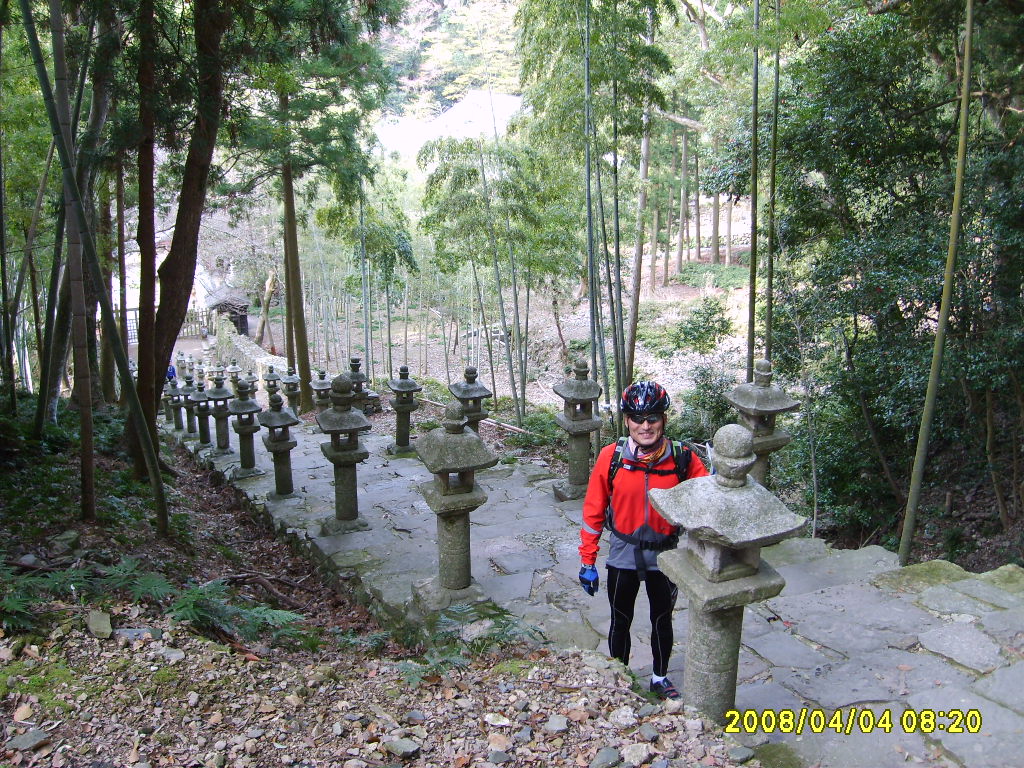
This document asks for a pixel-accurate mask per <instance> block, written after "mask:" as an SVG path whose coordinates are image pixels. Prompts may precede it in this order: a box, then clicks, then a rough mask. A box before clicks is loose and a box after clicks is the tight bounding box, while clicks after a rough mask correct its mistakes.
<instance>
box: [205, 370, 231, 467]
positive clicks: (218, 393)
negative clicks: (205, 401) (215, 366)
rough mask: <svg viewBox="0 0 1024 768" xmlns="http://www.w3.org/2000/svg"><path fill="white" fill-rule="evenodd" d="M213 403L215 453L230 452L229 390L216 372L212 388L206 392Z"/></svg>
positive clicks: (222, 378) (220, 374) (222, 376)
mask: <svg viewBox="0 0 1024 768" xmlns="http://www.w3.org/2000/svg"><path fill="white" fill-rule="evenodd" d="M206 396H207V397H208V398H209V400H210V402H212V403H213V421H214V423H215V425H216V429H217V453H231V433H230V432H228V416H230V415H231V413H230V412H229V411H228V401H229V400H231V399H232V397H233V395H232V394H231V390H230V389H228V388H227V387H225V386H224V375H223V373H221V372H218V373H217V374H216V375H215V376H214V378H213V389H211V390H210V391H209V392H207V393H206Z"/></svg>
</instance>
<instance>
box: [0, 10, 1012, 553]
mask: <svg viewBox="0 0 1024 768" xmlns="http://www.w3.org/2000/svg"><path fill="white" fill-rule="evenodd" d="M0 2H2V10H0V32H2V35H3V36H2V38H0V69H2V73H3V77H2V80H0V106H2V108H3V109H2V113H0V114H2V118H0V119H2V126H0V127H2V131H3V133H2V136H0V174H2V176H3V181H4V183H3V184H2V185H0V190H2V193H0V214H2V217H3V224H4V226H3V227H2V228H0V233H2V240H0V249H2V251H3V259H2V261H0V267H2V270H0V283H2V287H3V297H2V300H3V307H4V312H3V313H2V315H3V329H2V330H3V350H4V354H3V366H2V371H0V373H2V378H3V383H4V388H3V396H4V399H5V401H6V402H9V403H11V404H12V406H11V407H12V408H13V403H14V402H15V399H16V393H15V390H16V388H21V389H24V390H31V391H32V392H33V393H34V400H33V402H34V404H35V405H36V408H35V418H36V428H37V430H38V431H41V430H43V429H44V428H45V425H46V424H47V423H49V422H50V421H52V420H53V419H54V417H55V413H56V411H57V409H58V408H61V407H64V406H63V405H62V403H64V402H65V401H64V400H62V399H61V397H62V396H64V395H68V396H69V397H70V399H69V400H68V401H67V402H70V403H72V407H74V408H76V409H77V411H78V412H79V413H80V417H81V420H82V446H83V451H82V453H83V454H84V453H87V452H88V451H87V450H85V448H86V446H87V442H86V441H87V437H86V434H87V433H88V431H89V430H88V419H89V413H90V412H91V409H93V408H100V407H103V404H104V403H111V402H114V401H119V402H120V403H121V404H122V406H123V407H128V406H129V404H130V403H129V401H130V400H131V399H132V398H128V397H127V395H128V394H129V393H127V392H126V390H127V389H133V387H128V386H126V384H125V383H124V382H127V381H128V379H127V378H126V377H127V361H126V360H125V361H119V359H120V358H121V357H122V353H121V352H118V351H117V350H118V348H119V345H118V344H117V343H116V339H120V340H121V341H122V343H123V342H125V341H126V340H127V327H126V325H127V322H126V317H125V315H124V313H123V312H122V313H121V316H120V317H115V315H113V314H111V313H110V311H109V309H110V306H117V307H119V308H122V309H123V308H125V307H126V305H127V304H128V303H129V299H128V297H127V283H128V278H129V275H130V274H133V270H134V269H137V274H138V277H137V281H138V297H139V298H138V334H139V341H138V347H137V348H138V354H137V356H136V358H137V359H136V360H135V362H136V365H137V384H136V385H135V387H134V389H137V395H138V400H139V414H138V420H137V421H135V422H132V424H134V425H135V426H133V427H130V428H129V430H128V433H127V434H126V435H125V441H126V445H127V446H129V447H130V449H131V451H132V454H133V455H134V456H135V458H136V463H137V467H138V471H139V472H140V474H141V473H143V472H144V471H146V469H145V468H146V466H147V455H149V458H148V464H149V466H150V469H149V470H148V471H149V473H150V476H151V477H152V478H153V483H154V489H156V486H157V485H159V474H158V472H157V468H156V458H155V455H151V454H152V451H151V450H150V449H151V448H152V447H154V446H155V443H154V440H153V438H152V436H151V435H152V427H153V425H154V420H155V414H156V406H157V400H158V397H159V387H160V386H161V385H162V381H163V376H164V368H165V366H166V362H167V359H168V358H169V356H170V353H171V350H172V349H173V346H174V343H175V338H176V335H177V332H178V329H179V327H180V326H181V324H182V321H183V319H184V318H185V316H186V312H187V310H188V308H189V306H190V302H191V300H192V292H193V288H194V281H195V276H196V272H197V265H199V266H200V267H201V271H203V272H204V274H206V275H215V276H220V277H222V278H223V279H224V280H227V279H230V280H232V281H234V283H235V284H236V285H237V286H238V287H239V288H240V289H241V290H242V291H243V292H244V293H245V294H246V295H247V296H248V299H249V301H250V302H251V304H252V305H253V306H254V307H255V309H254V310H253V311H254V312H258V313H259V316H260V317H259V324H258V328H257V330H256V333H255V334H254V335H255V336H256V337H257V341H258V343H261V344H262V345H263V346H264V348H266V349H268V350H269V349H271V348H273V349H274V350H275V351H277V352H279V353H281V354H283V355H285V356H286V357H287V359H288V361H289V364H291V365H294V366H295V367H296V369H297V372H298V373H299V375H300V378H301V379H302V381H303V382H304V383H306V384H305V385H304V400H303V407H304V408H309V407H311V405H312V403H311V399H310V396H311V393H310V391H309V390H308V382H309V381H310V379H311V378H312V377H313V375H314V373H315V371H316V370H317V369H319V368H323V369H325V370H341V369H342V368H343V367H344V363H345V361H346V359H347V358H348V357H349V356H350V355H353V354H355V355H361V356H362V357H364V370H366V372H367V373H368V374H369V375H370V377H371V379H377V380H380V379H384V378H390V377H392V376H393V375H394V371H395V369H396V368H397V366H399V365H403V364H404V365H408V366H409V367H410V369H411V370H412V371H413V372H414V374H416V373H418V374H419V375H420V376H421V377H425V378H430V377H436V378H437V379H439V380H441V381H440V383H441V384H444V383H446V382H445V381H443V379H448V380H449V381H450V380H453V379H455V378H457V377H459V376H460V374H461V368H462V367H463V366H465V365H475V366H477V367H478V368H480V370H481V380H482V381H485V382H486V383H487V386H488V387H489V388H490V389H491V390H492V391H494V392H495V393H496V394H497V395H498V396H499V399H500V400H501V402H502V403H503V407H507V415H508V418H509V419H510V420H514V421H515V422H516V424H517V425H518V426H520V427H522V426H524V425H527V426H528V424H529V420H530V418H532V414H533V413H534V407H533V405H531V403H530V402H529V400H530V396H531V393H532V392H536V391H537V388H538V387H539V386H540V383H539V382H541V381H542V380H544V379H545V377H549V378H550V377H551V376H555V375H559V374H560V373H561V370H560V369H561V367H562V366H563V365H565V364H567V363H569V362H570V359H571V358H572V357H586V358H588V359H589V364H590V369H591V372H592V376H593V377H594V378H595V379H596V380H597V381H599V382H600V383H601V385H602V388H603V392H604V394H603V403H604V409H605V413H606V415H607V416H608V418H609V420H610V421H611V420H613V419H614V412H615V407H614V399H615V394H616V393H617V392H619V391H621V390H622V388H623V387H624V386H625V385H626V384H627V383H628V382H630V381H631V380H634V379H636V378H639V377H642V376H653V375H656V374H657V371H656V370H650V369H649V368H650V367H651V366H652V365H653V363H652V362H651V361H652V360H654V361H658V360H675V361H683V363H684V367H685V368H686V369H687V370H688V372H689V373H688V376H689V383H688V385H687V386H686V387H684V388H683V389H682V391H679V392H673V396H674V397H676V396H678V399H677V402H678V403H680V404H681V406H682V408H681V410H682V413H681V416H680V417H679V419H678V420H677V423H676V424H675V425H674V429H676V430H677V431H678V433H679V434H680V436H684V437H690V438H694V439H706V438H708V437H709V436H710V435H711V434H712V433H713V432H714V429H715V428H717V426H720V425H721V424H720V422H721V420H722V419H724V418H726V417H727V415H726V414H725V413H724V412H723V410H722V408H721V406H720V402H721V397H720V396H721V394H722V392H724V391H725V390H727V389H728V388H730V387H731V386H733V385H734V383H735V382H736V381H737V380H742V379H744V378H746V379H747V380H750V378H751V377H752V372H753V364H754V360H755V358H760V357H766V358H768V359H770V360H771V361H772V363H773V366H774V369H775V372H776V376H777V380H780V381H781V382H782V383H784V384H785V385H786V386H787V387H788V388H789V389H790V390H791V391H792V392H793V394H794V395H795V396H798V397H799V398H800V399H801V400H802V402H803V407H802V409H801V413H800V416H799V417H798V418H797V419H796V420H795V423H794V424H793V432H794V434H795V437H796V441H795V442H794V445H793V447H792V449H791V450H789V451H788V452H787V457H786V458H785V459H782V458H780V459H779V462H778V465H777V467H776V468H775V470H773V482H774V483H775V484H776V486H777V487H778V489H779V490H780V491H783V492H786V493H788V494H789V498H791V499H792V500H794V503H799V504H802V505H804V507H805V509H806V511H807V512H808V514H810V515H811V516H812V517H813V518H814V520H815V526H816V528H817V525H818V522H819V520H820V522H821V527H822V529H823V530H824V529H826V528H830V529H831V530H833V531H836V532H838V533H837V535H842V536H845V537H847V538H848V539H849V540H851V541H856V542H857V543H863V542H866V541H871V540H875V541H878V542H880V543H883V544H886V545H888V546H891V547H893V548H895V546H896V544H897V542H898V540H899V538H900V533H901V531H900V528H901V525H902V519H903V518H904V517H906V520H907V524H906V526H905V528H904V531H903V536H904V546H907V542H908V541H909V538H910V537H912V535H913V532H914V520H915V518H919V519H921V518H923V519H924V520H925V525H927V520H928V519H929V518H930V517H933V516H936V515H949V514H951V512H950V511H949V510H951V509H956V508H963V507H965V506H970V505H971V504H974V503H976V500H977V499H980V498H982V497H984V499H985V500H986V501H985V503H986V504H988V503H989V502H988V500H989V499H990V500H991V510H990V515H989V516H990V517H991V528H992V530H1002V531H1009V530H1011V529H1013V528H1014V526H1015V525H1017V524H1018V521H1019V520H1020V518H1021V513H1022V510H1024V432H1022V430H1024V389H1022V383H1021V373H1020V366H1019V362H1018V361H1019V360H1020V359H1021V358H1022V355H1024V314H1022V311H1024V310H1022V306H1024V304H1022V297H1021V294H1022V281H1024V258H1022V253H1021V251H1022V248H1024V216H1022V214H1021V211H1022V210H1024V198H1022V195H1024V184H1022V183H1021V176H1022V173H1024V155H1022V152H1024V150H1022V149H1021V141H1020V138H1021V132H1022V130H1024V119H1022V117H1021V115H1022V108H1021V104H1022V92H1024V77H1022V76H1021V68H1020V62H1021V61H1022V60H1024V42H1022V41H1024V4H1022V3H1021V2H1019V0H988V1H987V2H977V3H975V4H974V5H973V6H972V10H971V13H970V14H968V4H967V2H965V0H938V1H937V2H936V1H934V0H932V1H931V2H926V1H925V0H884V1H883V0H865V2H863V3H852V4H851V3H843V2H839V1H838V0H825V1H824V2H821V1H816V0H785V1H782V0H764V2H762V1H761V0H747V1H745V2H726V1H725V0H679V1H678V2H668V1H666V2H662V1H661V0H636V1H634V0H574V2H571V3H564V2H553V0H520V2H509V1H506V0H474V1H473V2H470V3H465V4H460V5H459V6H458V7H451V8H437V9H433V10H429V11H428V10H425V9H424V8H422V7H420V5H418V4H415V3H413V4H410V5H409V7H408V8H404V7H403V6H402V4H401V3H398V2H394V3H391V2H384V3H380V2H378V3H373V4H366V5H365V6H363V5H357V6H351V5H348V4H344V3H339V2H336V0H290V1H287V2H286V1H285V0H266V1H265V2H263V1H261V2H256V3H249V4H245V5H243V4H239V3H234V2H231V1H230V0H195V2H192V3H178V2H168V1H167V0H139V1H138V2H125V3H97V2H85V1H83V2H74V3H64V4H60V3H57V2H56V0H53V1H52V2H48V3H43V2H37V1H36V0H18V2H17V3H15V4H12V3H11V2H10V0H0ZM403 12H406V13H405V15H404V16H403ZM968 16H970V24H968ZM424 19H427V20H428V21H427V22H424V21H423V20H424ZM417 25H419V26H417ZM33 34H35V35H36V37H37V38H38V42H39V46H40V47H39V50H38V51H37V52H34V51H33V50H32V48H33V45H34V44H33V43H32V42H31V40H32V37H33ZM968 52H970V55H969V53H968ZM33 58H35V59H36V60H37V61H33ZM969 61H970V63H971V64H970V67H968V66H967V64H968V62H969ZM37 64H38V68H37ZM439 73H440V74H439ZM45 81H48V82H49V83H50V84H51V85H47V84H46V82H45ZM47 88H51V89H52V91H53V102H52V104H50V105H48V108H49V112H47V105H44V101H43V99H42V98H41V94H42V93H43V92H44V91H45V90H46V89H47ZM497 91H504V92H507V91H516V95H517V96H520V97H521V98H522V108H521V109H520V110H519V112H518V113H517V114H516V115H515V116H514V117H513V119H512V120H511V121H510V122H509V124H508V125H507V128H506V126H504V125H502V126H501V128H500V129H499V125H498V121H497V119H496V118H494V117H493V113H494V109H495V107H494V98H495V95H496V92H497ZM471 92H476V93H477V94H484V95H485V97H484V99H483V100H482V101H478V102H476V103H477V104H478V107H477V108H478V110H480V111H483V112H487V113H490V114H491V117H492V120H493V122H491V123H490V129H489V130H485V131H483V132H481V133H480V134H479V135H475V136H465V137H462V138H452V137H441V138H433V139H432V140H430V141H426V142H421V146H419V147H418V153H417V154H416V156H415V159H414V160H413V159H411V158H405V159H403V158H401V157H399V156H398V155H397V154H391V153H389V152H387V151H384V150H382V148H381V147H380V145H379V144H378V142H377V140H376V137H375V135H374V129H373V126H374V124H375V122H376V121H378V120H380V119H381V118H382V116H391V117H394V116H402V115H403V114H412V113H415V112H416V111H417V110H418V111H420V112H423V113H438V112H441V111H443V109H445V108H447V107H450V106H452V105H454V104H457V103H458V102H459V101H460V99H462V98H464V97H466V96H467V94H469V93H471ZM51 114H52V118H51ZM51 120H52V124H51ZM485 122H487V121H486V120H485ZM76 189H77V190H78V193H77V194H78V195H79V197H80V200H81V203H82V209H83V210H82V212H81V213H80V212H79V211H78V209H77V207H76V206H77V204H76V202H75V200H76V192H75V190H76ZM954 192H956V194H955V195H954ZM954 198H955V200H954ZM92 243H94V244H95V245H94V246H93V245H92ZM93 250H94V251H95V257H93V256H90V255H89V254H90V253H91V252H92V251H93ZM94 258H95V264H93V259H94ZM136 261H137V264H138V266H137V268H136V267H134V266H132V265H133V264H134V263H135V262H136ZM90 270H91V271H90ZM94 272H95V273H96V274H93V273H94ZM220 277H219V278H218V279H220ZM680 285H683V286H687V287H688V288H690V289H692V291H693V295H694V296H696V298H693V299H687V300H686V301H685V302H682V303H681V307H680V308H679V310H678V311H679V313H681V314H680V315H679V316H678V317H676V316H671V317H669V318H668V319H667V320H666V315H665V308H664V300H665V297H666V296H668V295H670V294H671V292H672V291H673V290H674V289H676V288H677V287H678V286H680ZM133 289H134V286H133ZM698 294H699V295H698ZM739 296H742V298H738V299H737V298H736V297H739ZM104 307H105V308H106V309H105V310H104V311H99V310H100V309H101V308H104ZM108 315H109V317H108ZM584 316H585V319H582V320H581V318H584ZM97 323H100V324H101V325H102V328H99V329H98V328H97ZM115 325H116V327H115ZM548 325H550V326H553V331H554V334H553V336H552V334H550V333H549V330H551V329H549V328H548V327H547V326H548ZM108 326H109V327H108ZM581 328H582V330H581ZM552 339H554V341H552ZM439 352H440V353H441V354H438V353H439ZM118 368H120V369H121V373H120V377H121V382H122V383H120V384H119V383H117V381H116V380H115V370H117V369H118ZM65 379H66V381H65ZM926 403H927V404H928V407H927V408H926V407H925V404H926ZM922 412H925V414H926V415H925V418H924V420H922ZM144 427H145V428H144ZM612 428H613V429H615V427H612ZM617 428H618V429H621V424H620V425H618V426H617ZM140 436H142V437H141V439H140ZM143 448H146V449H147V450H143ZM83 461H86V462H87V459H84V458H83ZM88 473H89V469H88V467H87V466H86V465H85V464H83V467H82V475H83V494H82V498H83V510H82V511H83V515H85V516H87V517H88V516H89V514H90V512H89V506H90V503H89V501H88V500H87V496H88V493H87V489H86V485H87V481H86V479H85V478H86V476H87V475H88ZM937 500H938V501H937ZM919 508H920V512H919ZM1022 547H1024V544H1018V549H1020V550H1021V551H1019V552H1018V551H1016V550H1013V546H1012V545H1011V546H1010V550H1012V551H1008V552H1007V555H1006V556H1007V557H1008V558H1011V559H1012V558H1013V557H1020V558H1024V549H1021V548H1022ZM902 554H903V552H902V551H901V555H902Z"/></svg>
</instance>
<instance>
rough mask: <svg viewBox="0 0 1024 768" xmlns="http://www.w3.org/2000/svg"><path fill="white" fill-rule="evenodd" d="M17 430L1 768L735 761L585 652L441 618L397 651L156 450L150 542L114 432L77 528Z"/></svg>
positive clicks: (5, 516) (58, 442)
mask: <svg viewBox="0 0 1024 768" xmlns="http://www.w3.org/2000/svg"><path fill="white" fill-rule="evenodd" d="M115 421H116V420H115ZM114 426H115V425H114V424H113V423H112V424H111V427H110V431H111V436H110V437H111V438H112V437H113V433H114V431H115V430H114ZM11 429H13V430H15V432H17V430H18V429H19V428H18V427H17V426H16V425H13V426H11ZM17 434H18V435H20V437H17V439H15V440H14V441H13V443H11V445H13V446H14V448H12V449H11V450H8V451H7V452H6V453H4V454H3V455H2V456H0V461H2V462H3V464H4V467H3V470H4V471H3V479H2V480H0V505H2V506H0V532H2V535H3V547H4V566H3V570H2V581H3V584H2V586H3V592H4V595H3V603H2V605H0V610H2V611H3V621H4V625H5V626H4V629H3V630H2V636H0V706H2V708H3V723H4V725H3V729H4V730H3V734H2V741H0V766H8V765H10V766H13V765H40V766H54V767H57V766H70V767H72V768H74V767H77V766H83V767H84V766H89V767H90V768H106V767H107V766H133V767H134V768H147V767H148V768H153V767H154V766H239V767H241V766H278V765H296V766H344V767H345V768H362V767H363V766H380V765H410V766H446V767H447V766H459V767H461V766H489V765H509V766H518V765H522V766H533V765H537V766H551V765H557V766H591V765H593V766H598V765H607V766H610V765H616V764H619V765H637V766H640V765H649V766H671V765H678V766H690V765H695V764H698V765H712V766H728V765H735V764H737V763H738V761H740V760H745V759H747V758H748V754H749V750H746V749H745V748H742V747H738V746H737V745H735V744H731V743H726V742H724V741H723V740H722V738H721V734H720V732H719V731H716V730H715V729H714V728H713V727H711V726H710V725H709V724H708V723H707V722H704V721H701V720H700V719H699V718H698V717H696V716H695V715H694V714H693V713H687V712H685V711H682V709H681V708H680V707H679V706H678V705H676V704H675V703H669V704H668V705H662V704H661V703H659V702H654V701H652V700H650V699H648V698H646V697H645V696H642V695H639V694H638V693H636V692H635V691H634V690H633V685H634V681H633V680H632V679H631V678H630V677H629V676H628V675H627V674H626V673H625V671H624V670H623V669H622V668H621V667H619V666H618V665H615V664H612V663H610V662H609V661H608V659H607V658H606V657H605V656H604V655H603V654H602V653H596V652H589V653H585V654H579V653H565V652H557V651H554V650H550V649H547V648H545V647H543V645H537V644H531V643H523V642H521V637H520V635H518V634H517V631H516V627H515V626H513V624H511V623H507V622H503V621H502V620H501V617H497V618H496V619H495V618H493V617H492V619H490V620H488V619H480V618H479V617H474V616H466V615H463V616H458V615H455V616H453V617H450V618H449V620H448V621H447V623H442V624H441V625H439V629H438V630H437V633H436V635H435V636H433V637H432V638H431V639H430V641H429V642H426V643H421V642H416V643H414V642H412V641H409V640H406V642H405V643H403V642H401V640H400V639H399V638H396V637H395V636H393V635H392V634H391V633H389V632H387V631H386V630H385V629H384V628H382V627H380V626H379V625H378V624H377V623H376V622H375V621H374V619H373V618H372V617H371V616H370V614H369V613H368V612H367V611H366V610H365V609H364V608H363V607H361V606H359V605H358V604H356V603H355V602H353V601H352V600H351V599H350V598H349V597H348V595H346V594H345V593H344V590H343V589H340V590H339V589H337V588H334V587H332V586H331V585H329V584H327V583H325V582H324V581H323V580H322V579H321V578H320V575H319V573H317V572H316V571H315V570H313V569H312V568H311V566H310V565H309V563H307V562H306V561H305V560H303V559H302V558H300V557H298V556H296V555H294V554H293V553H292V552H291V551H290V550H289V549H288V548H287V546H286V545H285V544H284V543H283V542H281V541H278V540H276V539H274V538H273V537H272V535H271V533H270V532H269V531H268V530H266V529H264V528H263V527H261V526H260V525H259V524H257V523H256V522H254V521H253V520H252V519H251V518H250V517H249V516H248V515H246V514H245V513H244V512H243V511H242V508H241V505H240V504H239V502H238V499H237V497H236V496H235V494H234V492H233V491H232V490H231V489H230V488H227V487H224V486H218V485H217V484H216V483H215V482H214V479H213V477H212V476H210V475H209V474H208V473H206V472H204V471H202V470H200V469H198V468H197V467H196V466H195V465H193V464H191V463H190V462H189V460H188V459H187V457H186V456H185V455H184V454H175V455H170V454H165V458H167V459H168V460H169V461H170V462H171V463H172V464H173V466H174V467H175V469H176V472H177V477H176V478H174V479H173V480H172V481H171V485H173V487H174V491H173V492H172V493H171V494H170V500H171V504H172V530H173V532H174V535H173V537H172V538H170V539H168V540H163V539H160V538H158V537H157V536H155V534H154V529H153V527H152V524H151V522H150V517H151V513H150V511H149V507H148V504H147V501H146V489H145V486H144V485H141V484H139V483H137V482H135V481H134V480H132V479H131V472H130V469H129V468H128V467H127V466H126V465H125V464H124V462H123V459H122V458H121V457H119V455H118V453H117V450H116V441H115V440H113V439H110V440H107V441H106V442H104V441H102V440H101V441H100V444H101V446H105V450H106V452H105V453H102V454H100V455H99V456H98V459H99V464H100V469H101V471H100V473H99V481H98V489H99V495H100V497H101V499H102V502H101V522H100V523H99V524H97V525H84V524H82V523H78V522H76V519H75V517H76V511H77V510H76V507H75V495H76V488H75V483H76V480H77V475H76V469H75V467H76V465H75V461H76V454H75V450H74V442H75V441H74V437H73V435H70V434H69V433H67V432H61V431H60V430H59V429H55V430H53V431H51V432H50V433H49V436H48V438H47V439H46V440H44V441H43V442H42V443H36V442H34V441H30V440H26V439H24V437H23V435H22V434H21V433H20V432H17ZM107 622H109V624H110V630H109V631H110V634H109V636H106V635H107V628H106V623H107ZM747 764H748V765H750V764H751V763H749V762H748V763H747Z"/></svg>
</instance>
